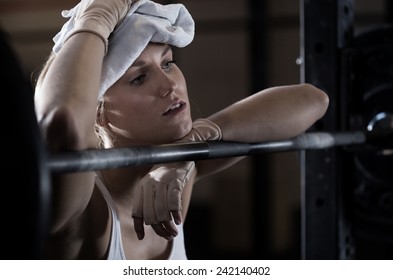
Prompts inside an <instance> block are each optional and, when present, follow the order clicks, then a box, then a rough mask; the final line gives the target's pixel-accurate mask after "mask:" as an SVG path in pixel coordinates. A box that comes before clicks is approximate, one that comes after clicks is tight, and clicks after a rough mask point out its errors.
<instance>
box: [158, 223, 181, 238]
mask: <svg viewBox="0 0 393 280" xmlns="http://www.w3.org/2000/svg"><path fill="white" fill-rule="evenodd" d="M162 224H163V225H164V227H165V229H166V230H167V231H168V232H169V233H170V234H171V236H172V237H176V236H177V235H178V233H179V232H178V231H177V228H176V226H175V224H174V223H173V222H172V221H168V222H163V223H162Z"/></svg>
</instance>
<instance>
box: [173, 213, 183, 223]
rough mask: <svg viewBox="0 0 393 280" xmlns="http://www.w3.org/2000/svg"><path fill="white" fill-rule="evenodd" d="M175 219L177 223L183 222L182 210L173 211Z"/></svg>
mask: <svg viewBox="0 0 393 280" xmlns="http://www.w3.org/2000/svg"><path fill="white" fill-rule="evenodd" d="M171 213H172V217H173V220H174V221H175V224H177V225H180V224H181V223H182V215H181V211H177V210H176V211H171Z"/></svg>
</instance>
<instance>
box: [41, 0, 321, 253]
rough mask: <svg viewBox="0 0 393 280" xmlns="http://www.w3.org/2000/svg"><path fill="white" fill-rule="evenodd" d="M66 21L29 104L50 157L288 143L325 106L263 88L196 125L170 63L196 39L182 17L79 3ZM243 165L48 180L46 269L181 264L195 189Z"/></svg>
mask: <svg viewBox="0 0 393 280" xmlns="http://www.w3.org/2000/svg"><path fill="white" fill-rule="evenodd" d="M131 4H132V5H131ZM65 15H66V16H67V17H70V18H71V19H70V20H69V22H67V23H66V24H65V25H64V26H63V29H62V31H61V32H59V34H58V35H57V36H56V37H55V42H56V44H55V46H54V49H53V54H52V55H51V58H50V59H49V60H48V63H47V65H46V67H45V69H44V70H43V71H42V74H41V76H40V78H39V81H38V83H37V87H36V94H35V102H36V112H37V118H38V120H39V124H40V127H41V129H42V132H43V134H44V136H45V139H46V141H47V145H48V148H49V149H50V151H52V152H62V151H65V150H83V149H91V148H97V147H99V148H109V147H115V148H118V147H125V146H132V145H140V144H143V145H154V144H164V143H173V142H190V141H206V140H212V141H214V140H226V141H244V142H261V141H271V140H279V139H286V138H290V137H294V136H296V135H299V134H301V133H303V132H304V131H305V130H307V129H308V128H309V127H310V126H311V125H312V124H313V123H314V122H315V121H316V120H318V119H319V118H321V117H322V116H323V115H324V113H325V111H326V109H327V106H328V98H327V95H326V94H325V93H324V92H322V91H321V90H319V89H317V88H315V87H314V86H312V85H308V84H302V85H292V86H282V87H275V88H270V89H266V90H263V91H261V92H258V93H256V94H253V95H252V96H250V97H248V98H246V99H244V100H241V101H239V102H236V103H234V104H233V105H231V106H229V107H227V108H225V109H223V110H221V111H219V112H217V113H215V114H213V115H212V116H209V117H207V118H204V119H197V120H193V119H192V117H191V111H190V104H189V99H188V93H187V87H186V81H185V78H184V76H183V74H182V72H181V70H180V69H179V68H178V67H177V65H176V63H175V61H174V57H173V52H172V47H173V46H174V47H184V46H186V45H187V44H189V43H190V42H191V41H192V39H193V32H194V25H193V23H194V22H193V20H192V18H191V16H190V15H189V14H188V12H187V10H186V9H185V7H184V6H182V5H159V4H157V3H154V2H151V1H146V0H141V1H136V2H134V3H131V1H126V0H115V1H105V0H86V1H85V0H82V1H81V2H80V4H78V6H77V7H75V9H73V10H71V11H69V12H68V13H65ZM163 27H165V28H163ZM149 32H150V33H149ZM108 38H109V41H108ZM108 42H109V43H108ZM97 100H98V102H97ZM256 112H258V113H256ZM240 159H241V158H232V159H217V160H211V161H201V162H195V163H194V162H179V163H172V164H163V165H157V166H153V167H152V166H150V167H146V166H142V167H131V168H121V169H116V170H104V171H101V172H84V173H75V174H60V175H56V176H53V181H52V186H53V213H52V219H51V229H50V237H49V240H48V247H47V248H48V258H56V259H186V258H187V255H186V252H185V249H184V241H183V230H182V223H183V222H184V220H185V218H186V215H187V209H188V207H189V202H190V197H191V191H192V186H193V184H194V183H195V182H196V181H197V180H199V179H200V178H203V177H205V176H208V175H211V174H214V173H216V172H218V171H220V170H223V169H225V168H226V167H229V166H230V165H232V164H234V163H235V162H237V161H239V160H240ZM131 216H132V217H133V218H131Z"/></svg>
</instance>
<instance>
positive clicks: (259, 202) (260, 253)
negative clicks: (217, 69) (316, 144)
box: [248, 0, 271, 259]
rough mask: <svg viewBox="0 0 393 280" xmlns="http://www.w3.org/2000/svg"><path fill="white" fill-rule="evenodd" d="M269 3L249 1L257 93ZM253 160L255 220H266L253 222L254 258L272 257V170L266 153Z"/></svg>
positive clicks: (261, 79)
mask: <svg viewBox="0 0 393 280" xmlns="http://www.w3.org/2000/svg"><path fill="white" fill-rule="evenodd" d="M266 2H267V0H249V12H250V19H249V29H248V30H249V32H250V33H249V37H250V57H249V59H250V67H251V81H250V84H251V92H257V91H259V90H261V89H263V88H265V87H266V79H267V74H266V66H265V65H266V57H267V54H266V53H267V50H266V36H267V34H266V33H267V27H266V6H267V5H266ZM252 160H253V170H252V175H253V185H254V187H253V191H252V193H253V203H252V204H253V211H252V213H253V215H254V217H253V220H254V221H263V222H260V223H254V224H253V229H252V232H253V252H252V254H253V258H255V259H261V258H264V259H269V258H271V248H270V244H271V242H270V240H271V235H270V232H269V227H268V226H267V225H269V224H270V223H269V222H268V221H269V210H268V209H269V201H270V199H269V197H270V189H269V186H270V185H271V184H270V182H269V181H270V180H269V172H268V158H267V156H266V155H265V156H254V157H253V158H252Z"/></svg>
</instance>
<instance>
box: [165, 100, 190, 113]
mask: <svg viewBox="0 0 393 280" xmlns="http://www.w3.org/2000/svg"><path fill="white" fill-rule="evenodd" d="M185 107H186V103H185V102H183V101H177V102H175V103H173V104H172V105H171V106H170V107H169V108H168V109H167V110H166V111H165V112H164V113H163V114H162V115H163V116H168V115H172V114H177V113H178V112H181V111H183V110H184V108H185Z"/></svg>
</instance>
